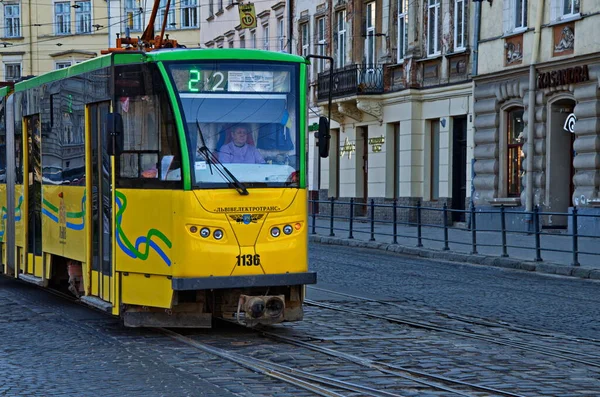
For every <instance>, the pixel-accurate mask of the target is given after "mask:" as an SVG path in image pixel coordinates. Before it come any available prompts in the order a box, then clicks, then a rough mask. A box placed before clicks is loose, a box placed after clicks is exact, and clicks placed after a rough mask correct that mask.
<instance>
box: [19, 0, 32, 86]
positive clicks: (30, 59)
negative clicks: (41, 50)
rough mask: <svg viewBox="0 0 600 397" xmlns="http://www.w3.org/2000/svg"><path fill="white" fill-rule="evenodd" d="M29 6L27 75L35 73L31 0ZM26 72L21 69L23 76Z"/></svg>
mask: <svg viewBox="0 0 600 397" xmlns="http://www.w3.org/2000/svg"><path fill="white" fill-rule="evenodd" d="M28 8H29V73H27V75H33V74H34V73H33V20H32V19H31V0H29V4H28ZM23 75H24V73H23V71H21V76H23Z"/></svg>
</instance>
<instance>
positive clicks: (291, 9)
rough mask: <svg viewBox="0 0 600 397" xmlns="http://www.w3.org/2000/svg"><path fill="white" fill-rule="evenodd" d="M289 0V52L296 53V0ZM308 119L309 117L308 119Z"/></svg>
mask: <svg viewBox="0 0 600 397" xmlns="http://www.w3.org/2000/svg"><path fill="white" fill-rule="evenodd" d="M287 1H288V43H289V44H288V50H289V51H288V52H289V53H290V54H293V53H294V50H293V49H292V47H293V45H292V37H294V0H287ZM307 120H308V119H307Z"/></svg>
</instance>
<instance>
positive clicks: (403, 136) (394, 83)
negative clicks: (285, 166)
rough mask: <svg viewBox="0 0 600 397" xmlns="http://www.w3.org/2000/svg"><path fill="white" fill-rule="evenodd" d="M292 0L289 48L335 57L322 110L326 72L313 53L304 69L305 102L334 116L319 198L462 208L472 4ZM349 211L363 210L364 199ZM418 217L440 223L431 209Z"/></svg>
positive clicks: (466, 187) (466, 185)
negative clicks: (308, 94)
mask: <svg viewBox="0 0 600 397" xmlns="http://www.w3.org/2000/svg"><path fill="white" fill-rule="evenodd" d="M297 7H298V8H297V15H298V17H299V18H298V28H297V37H299V38H300V43H299V44H298V45H299V51H302V52H311V51H312V52H313V53H320V54H328V55H331V56H333V57H334V59H335V62H334V67H333V86H332V87H331V91H332V95H333V105H332V108H331V109H329V108H328V98H327V94H328V91H329V73H330V72H331V71H330V70H328V65H327V64H326V63H322V62H320V61H318V60H317V61H315V70H314V72H315V74H314V77H315V80H316V81H315V83H316V87H317V90H316V95H315V98H314V99H315V102H316V104H317V105H318V106H319V108H320V113H321V114H324V115H327V114H328V113H329V111H331V115H332V119H333V120H334V122H332V131H331V132H332V139H331V150H330V156H329V158H327V159H322V160H320V163H321V164H320V168H321V173H320V175H321V178H320V181H318V182H319V183H320V184H317V185H315V187H316V189H317V190H318V191H319V192H320V196H321V198H325V197H336V198H340V199H349V198H354V199H355V200H356V201H357V202H359V203H360V202H362V203H367V202H368V201H369V200H370V199H374V200H375V201H376V202H378V203H389V202H391V200H393V199H397V202H398V204H400V205H415V204H416V203H417V202H420V203H421V204H422V205H423V206H431V207H442V206H443V205H444V204H447V205H448V207H449V208H455V209H464V208H465V206H466V204H467V203H468V201H469V199H470V196H471V194H470V192H471V189H470V183H471V178H470V173H471V167H470V158H471V157H472V149H473V148H472V145H471V144H469V142H472V122H473V118H472V116H473V106H472V82H471V65H472V54H471V41H470V37H472V34H471V29H470V27H471V26H472V24H471V20H472V19H473V18H472V14H473V13H472V7H473V3H470V2H468V1H464V0H419V1H408V0H374V1H368V2H365V1H356V0H348V1H341V0H331V1H329V2H325V3H317V4H314V2H312V1H311V2H306V3H305V2H303V1H299V2H298V3H297ZM312 147H313V146H311V148H312ZM317 161H318V160H317ZM340 210H341V211H345V212H347V209H341V208H340ZM356 211H357V213H356V215H358V216H360V215H366V214H367V209H366V206H360V205H359V206H357V207H356ZM382 212H383V213H382V214H381V215H382V216H385V215H386V212H387V215H388V216H391V215H390V214H389V212H390V211H382ZM403 214H404V215H403V216H406V217H409V218H410V217H412V216H414V212H413V211H406V212H403ZM428 217H429V219H427V220H428V221H432V222H441V221H442V217H441V215H440V213H433V212H431V213H429V214H428ZM404 220H406V219H404ZM452 220H454V221H463V220H464V217H463V216H462V214H458V213H457V214H455V216H453V219H452Z"/></svg>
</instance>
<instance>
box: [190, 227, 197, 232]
mask: <svg viewBox="0 0 600 397" xmlns="http://www.w3.org/2000/svg"><path fill="white" fill-rule="evenodd" d="M197 231H198V228H197V227H196V226H191V227H190V233H196V232H197Z"/></svg>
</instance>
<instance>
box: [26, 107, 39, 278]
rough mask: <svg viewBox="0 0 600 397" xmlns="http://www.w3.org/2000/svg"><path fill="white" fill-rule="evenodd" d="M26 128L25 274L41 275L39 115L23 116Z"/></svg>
mask: <svg viewBox="0 0 600 397" xmlns="http://www.w3.org/2000/svg"><path fill="white" fill-rule="evenodd" d="M25 127H26V129H27V146H28V147H27V153H28V159H27V160H28V161H27V174H26V175H25V184H26V185H27V251H26V252H27V256H26V261H25V264H26V265H25V269H24V273H25V274H32V275H34V276H37V277H42V161H41V160H42V159H41V131H40V116H39V115H38V114H35V115H33V116H29V117H26V118H25Z"/></svg>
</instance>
